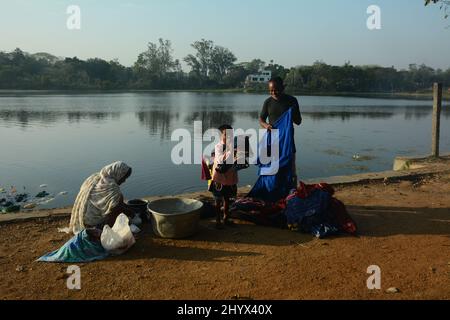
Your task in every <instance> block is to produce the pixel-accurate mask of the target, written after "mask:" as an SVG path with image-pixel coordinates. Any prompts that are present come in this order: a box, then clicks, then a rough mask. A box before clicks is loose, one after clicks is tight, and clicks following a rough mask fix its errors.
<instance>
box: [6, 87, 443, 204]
mask: <svg viewBox="0 0 450 320" xmlns="http://www.w3.org/2000/svg"><path fill="white" fill-rule="evenodd" d="M266 98H267V96H266V95H254V94H228V93H227V94H211V93H183V92H176V93H121V94H57V95H55V94H30V93H14V94H5V93H3V94H0V142H1V143H0V188H1V187H3V188H6V189H9V188H10V187H11V186H15V187H16V188H17V190H18V191H21V190H23V188H24V187H25V188H26V190H27V191H28V192H30V193H35V192H36V193H37V192H39V191H40V190H41V189H40V188H39V185H41V184H47V185H48V187H47V191H49V192H51V193H55V194H57V193H59V192H60V191H68V192H69V193H68V195H65V196H58V197H56V199H55V200H54V201H53V202H52V203H50V204H49V205H47V207H58V206H63V205H70V204H72V203H73V200H74V198H75V196H76V194H77V192H78V190H79V188H80V185H81V184H82V182H83V181H84V179H85V178H87V177H88V176H89V175H91V174H92V173H94V172H97V171H99V170H100V169H101V168H102V167H103V166H104V165H106V164H109V163H111V162H114V161H116V160H123V161H125V162H126V163H128V164H129V165H130V166H132V167H133V175H132V176H131V177H130V179H129V180H128V181H127V182H126V183H125V184H124V185H123V186H122V191H123V193H124V195H125V197H126V198H139V197H143V196H149V195H174V194H178V193H184V192H191V191H199V190H205V189H206V186H205V183H204V182H203V181H201V180H200V167H199V166H198V165H197V166H196V165H183V166H176V165H174V164H172V162H171V150H172V148H173V147H174V146H175V145H176V144H177V142H171V134H172V132H173V130H175V129H178V128H186V129H188V130H190V131H191V132H193V123H194V121H203V125H204V129H207V128H217V127H218V126H219V125H221V124H224V123H229V124H232V125H233V127H235V128H242V129H249V128H255V129H258V128H259V127H258V114H259V111H260V109H261V106H262V104H263V102H264V100H265V99H266ZM298 98H299V101H300V105H301V111H302V115H303V124H302V126H301V127H299V128H297V129H296V141H297V148H298V152H299V153H298V159H297V166H298V168H299V174H300V177H301V179H309V178H317V177H328V176H335V175H346V174H355V173H362V172H374V171H381V170H389V169H391V168H392V165H393V159H394V157H395V156H397V155H405V156H408V155H422V154H429V153H430V141H431V115H432V101H431V100H430V101H411V100H388V99H365V98H342V97H298ZM443 109H444V110H443V115H442V125H441V126H442V132H441V137H442V139H441V140H442V141H441V149H442V150H443V151H450V110H449V108H448V105H445V107H444V108H443ZM357 154H358V155H360V156H361V158H362V159H363V161H356V160H354V159H353V156H354V155H357ZM256 172H257V170H256V168H255V167H252V168H250V169H248V170H245V171H241V172H240V181H241V182H240V185H241V186H245V185H249V184H253V183H254V182H255V181H256V178H257V177H256Z"/></svg>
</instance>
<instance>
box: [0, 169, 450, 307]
mask: <svg viewBox="0 0 450 320" xmlns="http://www.w3.org/2000/svg"><path fill="white" fill-rule="evenodd" d="M337 197H338V198H339V199H341V200H343V201H344V202H345V203H346V204H347V205H348V207H349V211H350V213H351V214H352V216H353V217H354V219H355V220H356V222H357V223H358V226H359V230H360V237H337V238H332V239H326V240H316V239H313V238H312V237H311V236H310V235H302V234H298V233H293V232H290V231H287V230H278V229H271V228H263V227H259V226H254V225H251V224H246V223H242V224H239V225H238V226H237V227H236V228H227V229H225V230H224V231H217V230H215V229H214V223H213V221H203V222H202V228H201V232H200V233H199V234H198V235H197V236H195V237H193V238H191V239H188V240H180V241H175V240H163V239H157V238H155V237H154V236H153V235H152V232H151V230H150V226H146V227H145V230H144V232H143V234H141V235H140V236H139V238H138V240H137V244H136V245H135V247H133V248H132V249H131V250H130V251H129V252H128V253H127V254H125V255H123V256H120V257H115V258H110V259H107V260H105V261H100V262H95V263H91V264H85V265H81V276H82V280H81V281H82V284H81V286H82V289H81V290H80V291H69V290H68V289H67V288H66V278H67V275H66V270H67V265H62V264H43V263H37V262H34V261H35V259H37V258H38V257H39V256H41V255H43V254H45V253H47V252H49V251H52V250H55V249H57V248H59V247H60V246H61V245H62V244H64V242H65V241H67V240H68V239H69V236H67V235H64V234H60V233H58V232H57V228H59V227H64V226H66V225H67V224H68V219H65V218H64V219H61V218H59V219H57V218H43V219H40V220H36V221H27V222H16V223H11V224H2V225H0V298H1V299H183V300H185V299H187V300H192V299H450V175H441V176H436V177H433V178H427V179H425V180H421V181H413V182H407V181H406V182H405V181H403V182H400V183H388V184H387V185H385V184H384V183H373V184H368V185H362V186H361V185H358V186H347V187H339V188H338V190H337ZM370 265H378V266H380V268H381V271H382V290H368V289H367V287H366V281H367V278H368V277H369V274H367V273H366V271H367V268H368V267H369V266H370ZM391 287H395V288H398V289H399V290H400V292H399V293H391V294H390V293H387V292H386V290H387V289H388V288H391Z"/></svg>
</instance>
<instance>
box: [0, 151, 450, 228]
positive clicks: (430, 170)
mask: <svg viewBox="0 0 450 320" xmlns="http://www.w3.org/2000/svg"><path fill="white" fill-rule="evenodd" d="M408 165H409V166H410V169H407V170H400V171H394V170H390V171H380V172H371V173H361V174H355V175H347V176H334V177H324V178H316V179H308V180H304V181H303V182H304V183H306V184H316V183H327V184H330V185H331V186H333V187H334V188H347V187H352V186H367V185H371V184H374V183H384V182H386V181H388V182H389V183H392V182H399V181H413V180H417V179H421V178H426V177H433V176H435V175H439V174H447V173H448V174H450V154H444V155H442V156H441V157H440V158H439V159H434V158H431V157H418V158H417V160H411V161H410V162H409V164H408ZM250 189H251V186H245V187H240V188H239V189H238V196H245V195H246V194H247V193H248V192H249V191H250ZM180 197H183V198H191V199H196V200H201V201H205V202H209V201H211V200H212V195H211V193H210V192H209V191H206V190H205V191H196V192H189V193H183V194H171V195H159V196H146V197H142V200H147V201H152V200H157V199H162V198H180ZM128 200H130V199H128ZM71 209H72V206H63V207H55V208H49V209H35V210H29V211H23V210H22V211H19V212H16V213H6V214H0V225H2V224H5V223H15V222H23V221H29V220H35V219H41V218H67V217H68V216H70V214H71Z"/></svg>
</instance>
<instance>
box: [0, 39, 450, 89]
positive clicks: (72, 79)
mask: <svg viewBox="0 0 450 320" xmlns="http://www.w3.org/2000/svg"><path fill="white" fill-rule="evenodd" d="M192 49H193V53H192V54H189V55H187V56H186V57H185V58H184V59H183V60H184V62H185V63H186V64H187V66H188V67H189V69H190V70H189V72H184V71H183V69H182V67H181V62H180V61H179V60H177V59H175V58H174V56H173V49H172V44H171V42H170V41H169V40H163V39H159V41H158V42H157V43H151V42H150V43H149V44H148V46H147V49H146V51H144V52H142V53H141V54H139V55H138V57H137V60H136V62H135V63H134V65H133V66H131V67H125V66H123V65H121V64H120V63H119V62H118V61H117V60H113V61H105V60H103V59H99V58H93V59H87V60H81V59H78V58H77V57H74V58H58V57H55V56H53V55H51V54H48V53H36V54H28V53H25V52H23V51H22V50H20V49H16V50H14V51H13V52H0V89H23V90H26V89H33V90H87V89H89V90H196V89H199V90H201V89H238V88H243V86H244V82H245V79H246V77H247V76H248V75H249V74H255V73H258V71H259V70H262V69H264V70H270V71H272V75H273V76H280V77H282V78H283V79H285V82H286V84H287V86H288V89H289V90H291V91H301V92H307V91H309V92H415V91H423V90H428V89H429V88H430V87H431V84H432V83H433V82H435V81H440V82H443V83H445V84H446V85H450V69H447V70H445V71H444V70H440V69H437V70H435V69H433V68H430V67H427V66H425V65H415V64H412V65H410V66H409V68H408V69H407V70H397V69H395V68H394V67H390V68H386V67H380V66H353V65H351V64H350V63H349V62H348V63H346V64H345V65H343V66H332V65H328V64H326V63H323V62H316V63H314V64H313V65H312V66H298V67H294V68H285V67H284V66H282V65H279V64H276V63H274V61H270V62H269V63H266V62H264V61H262V60H261V59H254V60H252V61H250V62H240V63H237V62H236V61H237V58H236V56H235V55H234V54H233V52H231V51H230V50H229V49H227V48H224V47H222V46H218V45H215V44H214V42H213V41H210V40H205V39H202V40H200V41H196V42H194V43H193V44H192ZM262 88H264V89H265V86H263V87H262Z"/></svg>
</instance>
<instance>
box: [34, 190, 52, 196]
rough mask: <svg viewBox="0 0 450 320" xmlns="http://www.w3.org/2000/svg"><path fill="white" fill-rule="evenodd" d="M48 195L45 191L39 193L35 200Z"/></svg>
mask: <svg viewBox="0 0 450 320" xmlns="http://www.w3.org/2000/svg"><path fill="white" fill-rule="evenodd" d="M49 195H50V193H48V192H47V191H41V192H39V193H38V194H37V195H36V198H45V197H47V196H49Z"/></svg>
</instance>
